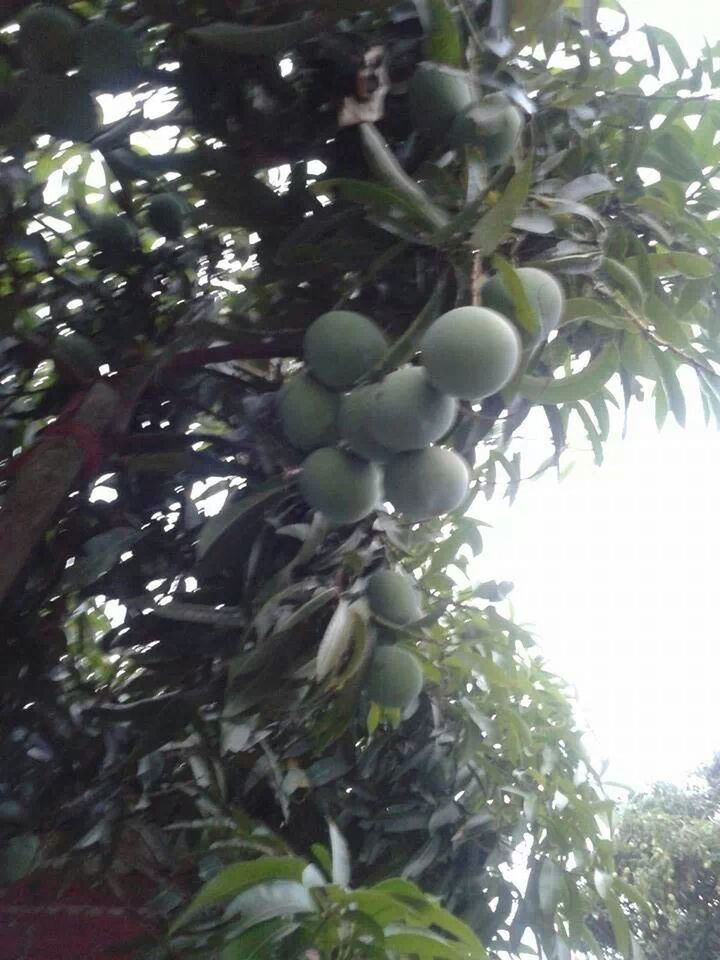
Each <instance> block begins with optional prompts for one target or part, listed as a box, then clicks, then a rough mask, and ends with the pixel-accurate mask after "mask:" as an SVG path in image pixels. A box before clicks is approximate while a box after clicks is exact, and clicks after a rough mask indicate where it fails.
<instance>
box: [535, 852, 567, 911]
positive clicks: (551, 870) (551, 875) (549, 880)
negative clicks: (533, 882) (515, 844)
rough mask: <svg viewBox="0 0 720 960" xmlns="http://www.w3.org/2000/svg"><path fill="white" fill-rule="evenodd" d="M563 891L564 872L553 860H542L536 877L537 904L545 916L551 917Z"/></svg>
mask: <svg viewBox="0 0 720 960" xmlns="http://www.w3.org/2000/svg"><path fill="white" fill-rule="evenodd" d="M564 890H565V871H564V870H563V869H562V867H561V866H559V864H557V863H555V862H554V861H553V860H544V861H543V864H542V866H541V867H540V874H539V877H538V902H539V903H540V909H541V910H542V912H543V913H544V914H545V915H546V916H552V915H553V914H554V912H555V908H556V907H557V905H558V903H559V902H560V900H561V899H562V895H563V892H564Z"/></svg>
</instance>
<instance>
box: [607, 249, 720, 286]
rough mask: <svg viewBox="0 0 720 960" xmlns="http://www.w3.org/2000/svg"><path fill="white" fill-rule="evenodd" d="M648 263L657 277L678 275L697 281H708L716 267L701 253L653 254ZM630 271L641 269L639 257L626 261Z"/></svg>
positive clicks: (629, 258) (648, 258)
mask: <svg viewBox="0 0 720 960" xmlns="http://www.w3.org/2000/svg"><path fill="white" fill-rule="evenodd" d="M647 262H648V264H649V266H650V269H651V270H652V273H653V275H654V276H656V277H673V276H677V275H678V274H679V275H680V276H683V277H689V278H691V279H695V280H703V279H707V277H711V276H712V275H713V273H714V270H715V267H714V266H713V264H712V262H711V260H710V259H709V258H708V257H704V256H702V255H701V254H699V253H685V252H683V251H677V252H674V253H653V254H650V255H649V256H648V257H647ZM625 266H626V267H627V269H628V270H631V271H634V272H637V271H638V268H639V267H640V258H639V257H628V259H627V260H626V261H625Z"/></svg>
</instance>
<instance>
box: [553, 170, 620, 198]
mask: <svg viewBox="0 0 720 960" xmlns="http://www.w3.org/2000/svg"><path fill="white" fill-rule="evenodd" d="M614 189H615V185H614V184H613V182H612V180H609V179H608V178H607V177H606V176H605V174H604V173H587V174H584V175H583V176H582V177H576V178H575V180H571V181H570V183H566V184H565V185H564V186H563V187H561V188H560V189H559V190H558V194H557V195H558V197H560V198H561V199H563V200H584V199H585V198H586V197H592V196H595V194H597V193H609V192H610V191H612V190H614Z"/></svg>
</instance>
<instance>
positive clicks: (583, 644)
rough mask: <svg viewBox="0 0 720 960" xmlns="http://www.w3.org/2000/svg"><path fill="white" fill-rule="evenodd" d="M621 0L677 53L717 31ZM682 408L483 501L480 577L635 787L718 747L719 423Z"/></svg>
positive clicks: (596, 746) (705, 18) (665, 2)
mask: <svg viewBox="0 0 720 960" xmlns="http://www.w3.org/2000/svg"><path fill="white" fill-rule="evenodd" d="M625 6H626V8H627V10H628V12H629V13H630V16H631V17H632V19H633V20H634V22H635V23H636V24H640V23H643V22H649V23H652V24H654V25H657V26H661V27H663V28H665V29H666V30H669V31H671V32H672V33H673V34H674V35H675V36H676V37H677V39H678V40H679V42H680V43H681V44H682V45H683V48H684V49H685V50H686V52H692V51H693V50H694V49H697V48H698V47H699V46H700V45H701V43H702V37H703V34H705V35H707V36H708V39H709V40H710V42H711V43H713V42H717V40H718V38H720V15H719V14H717V13H711V12H710V11H712V10H713V7H712V6H708V5H707V4H706V3H704V2H703V0H683V2H682V3H681V4H678V2H677V0H629V2H628V3H626V4H625ZM688 389H689V391H690V395H691V398H692V400H695V399H696V398H695V392H696V391H695V388H694V386H693V385H692V383H690V385H689V388H688ZM689 414H690V416H689V421H690V422H689V425H688V426H687V427H686V429H685V430H681V429H680V428H678V427H677V426H676V425H675V424H674V422H670V421H668V424H667V425H666V427H665V429H664V430H663V431H662V432H661V433H658V432H657V430H656V428H655V423H654V419H653V409H652V403H648V404H647V405H646V407H644V408H641V407H636V408H635V410H634V411H633V416H632V418H631V422H630V427H629V430H628V437H627V439H626V440H625V441H624V442H623V441H622V440H621V439H620V438H619V436H617V435H616V437H615V438H614V439H613V440H612V441H611V442H610V443H609V444H608V447H607V453H606V460H605V463H604V464H603V466H602V467H599V468H597V467H595V466H594V465H593V463H592V458H591V457H590V456H586V457H583V458H581V459H580V461H579V463H578V466H577V467H576V468H575V469H574V470H573V471H572V472H571V473H570V474H569V476H568V477H567V478H566V479H565V480H564V481H563V482H562V483H558V482H557V480H556V479H555V477H554V476H552V475H547V476H546V477H544V478H543V479H542V480H540V481H536V482H531V483H527V484H524V485H522V487H521V490H520V494H519V496H518V499H517V501H516V503H515V504H514V505H513V507H512V508H510V509H508V508H507V507H506V506H503V505H501V504H492V503H491V504H490V505H488V507H487V508H486V507H484V506H483V505H479V507H478V515H479V516H480V517H482V518H483V519H485V520H487V521H488V522H491V523H493V525H494V529H493V530H492V531H488V532H487V535H486V536H485V544H486V546H485V553H484V554H483V556H482V557H481V558H480V560H479V562H478V566H477V575H478V578H479V579H481V580H485V579H490V578H493V579H497V580H512V581H514V582H515V591H514V592H513V594H512V595H511V598H512V601H513V607H514V615H515V617H516V618H517V619H518V620H519V621H520V622H522V623H524V624H528V625H530V626H531V627H532V628H533V630H534V632H535V633H536V635H537V636H538V639H539V643H540V647H541V650H542V652H543V654H544V655H545V656H546V657H547V659H548V661H549V663H550V665H551V667H552V668H553V669H554V670H555V671H556V672H557V673H558V674H560V675H561V676H563V677H564V678H565V679H566V680H567V681H568V682H569V683H571V684H572V685H573V686H574V688H575V689H576V691H577V696H578V699H579V715H580V717H581V719H582V720H583V722H584V723H585V724H586V725H587V726H588V727H589V728H590V729H591V730H592V732H593V737H592V739H591V741H590V746H591V749H592V752H593V754H594V756H595V758H596V760H597V761H598V762H602V761H603V760H604V759H606V760H608V761H609V766H608V769H607V773H606V776H607V777H608V778H609V779H611V780H615V781H620V782H623V783H626V784H628V785H629V786H631V787H633V788H639V787H642V786H643V785H644V784H646V783H648V782H650V781H652V780H655V779H668V780H675V781H682V780H684V778H685V777H686V775H687V774H688V773H689V772H690V771H692V769H693V768H695V767H697V766H698V765H699V764H700V763H702V762H704V761H706V760H709V759H710V757H711V756H712V754H713V753H714V752H715V751H720V648H719V644H718V641H719V639H720V638H719V637H718V621H719V620H720V617H719V615H718V614H719V611H718V604H719V603H720V589H719V585H718V571H719V565H718V545H719V544H720V511H719V510H718V499H719V492H720V434H718V433H717V432H716V431H715V430H714V429H712V428H710V429H706V428H705V426H704V424H703V421H702V414H701V412H700V409H699V402H698V403H697V404H695V403H692V406H691V408H690V410H689ZM535 445H537V444H533V443H532V438H530V439H529V441H528V451H529V452H531V451H532V448H533V446H535Z"/></svg>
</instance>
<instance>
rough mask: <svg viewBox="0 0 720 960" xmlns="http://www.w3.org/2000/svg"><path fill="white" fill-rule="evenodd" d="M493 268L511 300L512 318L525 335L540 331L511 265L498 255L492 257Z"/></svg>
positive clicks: (537, 321) (536, 317) (523, 288)
mask: <svg viewBox="0 0 720 960" xmlns="http://www.w3.org/2000/svg"><path fill="white" fill-rule="evenodd" d="M492 265H493V268H494V269H495V270H497V272H498V273H499V274H500V276H501V277H502V281H503V285H504V287H505V289H506V290H507V291H508V293H509V294H510V298H511V299H512V304H513V310H514V316H515V318H516V319H517V321H518V323H519V324H520V326H521V327H522V328H523V330H524V331H525V332H526V333H529V334H531V335H534V334H536V333H537V332H538V331H539V329H540V320H539V318H538V316H537V314H536V313H535V311H534V310H533V308H532V307H531V306H530V301H529V300H528V296H527V293H526V292H525V287H524V286H523V284H522V281H521V280H520V277H519V276H518V274H517V271H516V270H514V269H513V267H512V266H511V264H510V263H509V262H508V261H507V260H506V259H505V257H501V256H499V255H497V256H495V257H493V261H492Z"/></svg>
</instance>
